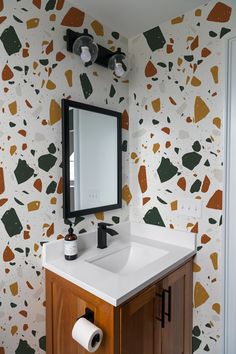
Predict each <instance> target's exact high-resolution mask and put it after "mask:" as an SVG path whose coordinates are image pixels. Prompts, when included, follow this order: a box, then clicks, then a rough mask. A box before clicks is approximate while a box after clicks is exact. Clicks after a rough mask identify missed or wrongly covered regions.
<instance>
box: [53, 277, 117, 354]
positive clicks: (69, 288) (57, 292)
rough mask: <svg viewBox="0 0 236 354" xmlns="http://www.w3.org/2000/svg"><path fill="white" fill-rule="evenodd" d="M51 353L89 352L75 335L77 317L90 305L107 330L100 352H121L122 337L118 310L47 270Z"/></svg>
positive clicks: (96, 319)
mask: <svg viewBox="0 0 236 354" xmlns="http://www.w3.org/2000/svg"><path fill="white" fill-rule="evenodd" d="M46 299H47V301H46V317H47V320H46V326H47V328H46V330H47V348H46V349H47V354H88V351H87V350H85V349H84V348H83V347H81V346H80V345H79V344H78V343H77V342H76V341H74V339H73V338H72V335H71V332H72V328H73V326H74V324H75V322H76V320H77V319H78V318H79V317H81V316H83V315H84V314H85V309H86V308H89V309H90V310H92V311H93V312H94V320H95V325H97V326H98V327H100V328H101V329H102V330H103V335H104V337H103V341H102V344H101V346H100V347H99V349H98V350H97V351H96V353H97V354H118V353H119V350H118V349H116V347H117V348H118V347H119V339H118V338H117V335H115V327H114V324H115V323H116V321H117V318H118V317H117V316H118V310H116V308H114V307H113V306H112V305H110V304H108V303H106V302H105V301H103V300H101V299H99V298H98V297H96V296H94V295H92V294H90V293H88V292H87V291H85V290H83V289H81V288H79V287H78V286H76V285H74V284H72V283H70V282H69V281H67V280H65V279H63V278H61V277H59V276H58V275H55V274H54V273H52V272H50V271H48V270H47V271H46Z"/></svg>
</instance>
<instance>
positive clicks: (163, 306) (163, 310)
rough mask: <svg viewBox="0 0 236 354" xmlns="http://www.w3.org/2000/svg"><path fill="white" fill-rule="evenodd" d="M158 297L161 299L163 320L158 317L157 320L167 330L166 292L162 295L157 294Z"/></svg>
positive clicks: (163, 291)
mask: <svg viewBox="0 0 236 354" xmlns="http://www.w3.org/2000/svg"><path fill="white" fill-rule="evenodd" d="M157 296H159V297H161V318H160V317H156V319H157V320H158V321H160V322H161V328H165V307H166V297H165V290H164V289H163V290H162V293H161V294H157Z"/></svg>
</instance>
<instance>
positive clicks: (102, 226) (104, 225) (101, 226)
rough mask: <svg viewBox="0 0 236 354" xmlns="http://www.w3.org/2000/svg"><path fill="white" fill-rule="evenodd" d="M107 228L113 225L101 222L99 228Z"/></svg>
mask: <svg viewBox="0 0 236 354" xmlns="http://www.w3.org/2000/svg"><path fill="white" fill-rule="evenodd" d="M107 226H112V224H108V223H107V222H99V223H98V228H102V229H105V228H106V227H107Z"/></svg>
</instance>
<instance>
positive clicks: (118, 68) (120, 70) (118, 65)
mask: <svg viewBox="0 0 236 354" xmlns="http://www.w3.org/2000/svg"><path fill="white" fill-rule="evenodd" d="M124 73H125V71H124V69H123V66H122V63H117V62H116V64H115V74H116V76H118V77H121V76H123V75H124Z"/></svg>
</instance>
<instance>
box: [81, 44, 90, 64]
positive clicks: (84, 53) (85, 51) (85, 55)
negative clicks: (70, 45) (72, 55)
mask: <svg viewBox="0 0 236 354" xmlns="http://www.w3.org/2000/svg"><path fill="white" fill-rule="evenodd" d="M80 58H81V60H82V61H83V62H84V63H88V62H90V60H91V53H90V51H89V48H88V47H86V46H84V47H81V54H80Z"/></svg>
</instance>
